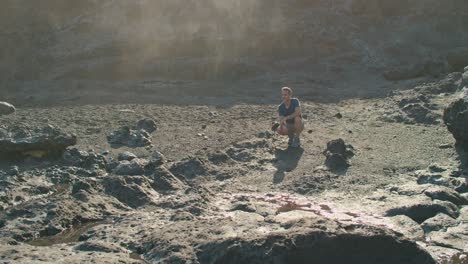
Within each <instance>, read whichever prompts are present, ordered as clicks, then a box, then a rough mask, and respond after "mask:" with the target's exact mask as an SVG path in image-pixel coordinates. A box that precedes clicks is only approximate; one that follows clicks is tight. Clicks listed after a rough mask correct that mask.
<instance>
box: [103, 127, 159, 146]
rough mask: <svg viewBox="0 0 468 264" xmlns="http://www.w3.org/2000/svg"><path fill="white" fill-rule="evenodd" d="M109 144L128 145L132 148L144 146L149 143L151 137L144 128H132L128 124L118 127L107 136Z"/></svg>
mask: <svg viewBox="0 0 468 264" xmlns="http://www.w3.org/2000/svg"><path fill="white" fill-rule="evenodd" d="M107 141H108V142H109V144H111V145H114V146H121V145H124V146H129V147H132V148H136V147H145V146H149V145H151V138H150V135H149V134H148V132H146V130H144V129H138V130H134V129H131V128H130V127H128V126H124V127H121V128H119V129H118V130H116V131H114V132H112V133H111V134H110V135H109V136H108V137H107Z"/></svg>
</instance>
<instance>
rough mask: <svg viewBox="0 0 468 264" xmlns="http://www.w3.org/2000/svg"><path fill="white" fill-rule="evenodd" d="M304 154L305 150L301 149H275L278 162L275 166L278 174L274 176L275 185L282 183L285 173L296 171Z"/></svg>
mask: <svg viewBox="0 0 468 264" xmlns="http://www.w3.org/2000/svg"><path fill="white" fill-rule="evenodd" d="M303 153H304V149H303V148H300V147H299V148H293V147H288V148H287V149H275V157H276V162H275V163H274V164H273V165H274V166H275V167H276V172H275V174H274V175H273V183H275V184H278V183H281V182H282V181H283V179H284V173H285V172H290V171H293V170H294V169H296V167H297V164H298V163H299V160H300V159H301V157H302V154H303Z"/></svg>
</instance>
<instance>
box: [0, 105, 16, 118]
mask: <svg viewBox="0 0 468 264" xmlns="http://www.w3.org/2000/svg"><path fill="white" fill-rule="evenodd" d="M15 111H16V108H15V107H14V106H13V105H12V104H9V103H7V102H0V116H1V115H9V114H12V113H14V112H15Z"/></svg>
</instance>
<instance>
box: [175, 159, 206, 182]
mask: <svg viewBox="0 0 468 264" xmlns="http://www.w3.org/2000/svg"><path fill="white" fill-rule="evenodd" d="M169 170H170V171H171V172H172V173H173V174H174V175H176V176H183V177H184V178H186V179H194V178H195V177H197V176H205V175H207V174H208V173H209V170H210V169H209V166H208V163H207V162H206V161H205V160H202V159H200V158H196V157H188V158H185V159H183V160H181V161H179V162H177V163H175V164H173V165H172V166H171V167H170V168H169Z"/></svg>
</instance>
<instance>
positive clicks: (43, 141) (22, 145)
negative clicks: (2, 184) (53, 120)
mask: <svg viewBox="0 0 468 264" xmlns="http://www.w3.org/2000/svg"><path fill="white" fill-rule="evenodd" d="M75 144H76V136H75V135H71V134H67V133H64V132H62V131H61V130H60V129H58V128H55V127H53V126H51V125H48V126H46V127H42V128H35V129H31V128H24V127H15V128H11V129H10V130H5V131H3V132H2V133H0V156H25V155H32V156H39V157H41V156H45V155H49V154H52V155H56V154H58V153H63V151H64V150H65V149H66V148H67V147H68V146H72V145H75Z"/></svg>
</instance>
